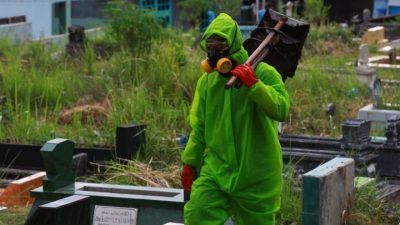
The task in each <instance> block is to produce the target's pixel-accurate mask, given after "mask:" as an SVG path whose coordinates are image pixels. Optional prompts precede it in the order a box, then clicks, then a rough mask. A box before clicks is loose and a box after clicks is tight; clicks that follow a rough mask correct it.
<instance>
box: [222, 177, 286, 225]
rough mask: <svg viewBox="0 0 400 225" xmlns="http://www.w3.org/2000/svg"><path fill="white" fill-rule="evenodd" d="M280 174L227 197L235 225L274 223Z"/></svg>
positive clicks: (279, 202)
mask: <svg viewBox="0 0 400 225" xmlns="http://www.w3.org/2000/svg"><path fill="white" fill-rule="evenodd" d="M281 189H282V183H281V175H280V174H279V175H277V176H272V177H270V178H269V179H266V180H265V181H264V182H260V183H258V184H257V185H251V186H249V187H247V188H245V189H242V190H240V191H237V192H235V193H233V194H232V195H231V197H230V199H229V201H230V203H231V206H232V209H233V213H234V218H235V222H236V225H275V214H276V212H277V211H278V210H279V208H280V204H281V198H280V196H281Z"/></svg>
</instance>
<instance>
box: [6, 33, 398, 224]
mask: <svg viewBox="0 0 400 225" xmlns="http://www.w3.org/2000/svg"><path fill="white" fill-rule="evenodd" d="M113 32H114V33H111V34H110V33H108V32H106V35H105V36H102V37H99V38H97V39H92V40H89V41H88V42H87V43H86V45H85V48H84V49H85V51H83V53H81V54H78V55H75V56H68V55H67V54H66V53H65V49H64V47H57V46H45V45H43V44H42V43H40V42H32V43H22V44H20V45H12V44H11V43H10V42H9V41H7V40H6V39H3V40H1V41H0V78H1V80H0V93H1V95H2V96H4V98H1V99H2V100H1V108H0V109H1V111H0V112H1V117H0V140H2V141H3V142H9V143H36V144H44V143H45V142H46V141H48V140H50V139H52V138H54V137H62V138H68V139H70V140H72V141H73V142H75V143H76V144H77V145H85V146H94V145H96V146H99V145H101V146H110V145H113V144H114V134H115V129H116V127H117V126H118V125H124V124H132V123H142V124H146V125H147V130H146V145H145V147H144V148H142V149H141V151H140V153H139V154H137V156H136V157H135V159H133V160H131V161H129V162H127V163H124V164H122V163H118V162H106V163H102V164H95V165H92V166H93V167H95V168H97V169H96V170H95V171H94V174H93V175H91V176H86V177H81V178H79V179H80V180H84V181H90V182H105V183H116V184H130V185H144V186H163V187H180V184H179V183H180V181H179V177H180V176H179V174H180V166H181V162H180V155H181V153H182V151H183V149H182V148H181V147H180V146H179V145H178V143H177V141H176V138H177V137H179V136H181V135H187V134H189V132H190V128H189V122H188V113H189V110H190V104H191V101H192V98H193V93H194V90H195V86H196V81H197V79H198V78H199V77H200V75H201V73H202V72H201V71H200V69H199V68H200V67H199V63H200V61H201V60H202V59H203V58H204V57H205V54H204V53H203V52H202V51H201V50H200V49H199V47H198V46H195V45H194V44H193V40H194V37H195V36H196V35H198V34H197V33H196V32H193V33H189V34H188V33H182V32H180V31H172V30H165V29H163V28H159V30H158V31H157V32H160V34H158V36H157V37H155V38H148V40H142V41H144V42H145V43H143V45H140V46H133V45H131V44H132V43H130V42H129V41H128V40H127V39H124V36H123V34H120V33H118V32H120V31H119V30H118V29H116V28H115V27H114V30H113ZM119 34H120V36H118V35H119ZM352 38H353V35H352V34H351V33H350V31H348V30H346V29H343V28H340V27H338V26H335V25H326V26H321V27H312V29H311V33H310V34H309V37H308V40H307V43H306V45H305V47H304V51H303V58H302V60H301V62H300V65H299V68H298V70H297V73H296V75H295V77H294V78H289V79H288V80H287V81H286V88H287V90H288V92H289V95H290V99H291V111H290V115H289V118H288V120H287V121H286V122H284V124H283V133H284V134H301V135H305V134H306V135H316V136H331V137H339V136H340V134H341V124H342V123H343V121H345V120H346V119H351V118H353V119H355V118H357V111H358V109H359V108H361V107H362V106H364V105H366V104H367V103H369V102H371V94H370V90H369V88H368V87H367V86H364V85H362V84H361V83H360V82H359V81H358V78H357V77H356V73H355V67H354V66H349V65H347V63H348V62H354V61H355V60H356V59H357V57H358V44H357V43H354V42H353V41H352ZM149 40H151V41H149ZM377 73H378V76H379V77H380V78H387V79H389V78H390V79H398V78H397V76H398V71H397V70H395V69H378V71H377ZM383 98H384V101H387V102H398V100H399V98H400V93H393V94H390V95H389V94H385V93H383ZM330 103H333V104H334V105H335V106H336V112H335V114H334V116H333V117H331V118H330V117H329V116H328V115H327V113H326V107H327V105H328V104H330ZM376 135H380V136H384V135H383V134H382V133H377V134H376ZM296 163H298V162H292V163H290V164H288V165H286V167H285V175H284V176H285V179H284V180H285V181H284V182H285V184H284V188H283V195H282V209H281V211H280V212H279V214H278V218H277V219H278V223H277V224H301V223H300V220H301V182H300V180H299V176H298V174H297V173H296V171H295V169H294V165H295V164H296ZM0 176H1V174H0ZM399 204H400V203H399V202H390V201H386V202H379V201H376V200H375V188H370V189H368V188H367V189H362V190H356V195H355V198H354V202H353V204H352V205H353V208H352V211H351V214H350V215H348V216H347V218H345V219H346V224H355V225H356V224H371V225H375V224H382V225H383V224H385V225H386V224H397V223H398V221H399V219H400V209H399V208H400V207H399ZM27 212H28V210H27V209H26V208H17V209H12V210H8V211H7V212H0V224H7V225H14V224H15V225H20V224H23V221H24V218H25V216H26V214H27Z"/></svg>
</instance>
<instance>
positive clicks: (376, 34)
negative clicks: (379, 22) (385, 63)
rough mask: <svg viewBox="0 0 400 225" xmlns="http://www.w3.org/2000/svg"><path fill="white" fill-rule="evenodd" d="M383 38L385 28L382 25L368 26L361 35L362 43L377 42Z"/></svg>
mask: <svg viewBox="0 0 400 225" xmlns="http://www.w3.org/2000/svg"><path fill="white" fill-rule="evenodd" d="M384 39H385V28H384V27H382V26H377V27H372V28H369V29H368V30H367V31H366V32H365V33H364V35H363V36H362V43H363V44H378V43H379V42H380V41H382V40H384Z"/></svg>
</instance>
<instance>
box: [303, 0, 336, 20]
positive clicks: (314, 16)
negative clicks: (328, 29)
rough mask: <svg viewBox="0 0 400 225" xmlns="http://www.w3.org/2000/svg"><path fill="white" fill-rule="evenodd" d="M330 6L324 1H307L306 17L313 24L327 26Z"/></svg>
mask: <svg viewBox="0 0 400 225" xmlns="http://www.w3.org/2000/svg"><path fill="white" fill-rule="evenodd" d="M329 8H330V7H329V6H325V4H324V0H305V12H304V17H305V18H306V19H307V20H308V22H310V23H313V24H318V25H321V24H325V23H326V22H327V21H328V14H329Z"/></svg>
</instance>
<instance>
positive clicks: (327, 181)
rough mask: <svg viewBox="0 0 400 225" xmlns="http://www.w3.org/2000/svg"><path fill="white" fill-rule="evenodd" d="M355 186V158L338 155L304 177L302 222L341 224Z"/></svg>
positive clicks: (320, 224)
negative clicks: (339, 156)
mask: <svg viewBox="0 0 400 225" xmlns="http://www.w3.org/2000/svg"><path fill="white" fill-rule="evenodd" d="M353 188H354V160H353V159H351V158H335V159H332V160H330V161H329V162H327V163H325V164H323V165H321V166H319V167H317V168H315V169H314V170H312V171H310V172H308V173H306V174H304V176H303V197H302V224H303V225H340V224H342V216H343V212H345V211H346V210H347V208H348V206H349V200H350V199H351V198H352V195H353Z"/></svg>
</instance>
